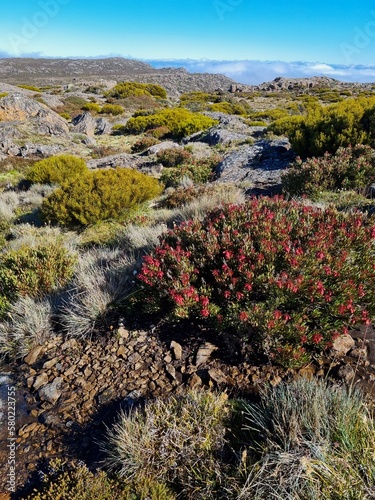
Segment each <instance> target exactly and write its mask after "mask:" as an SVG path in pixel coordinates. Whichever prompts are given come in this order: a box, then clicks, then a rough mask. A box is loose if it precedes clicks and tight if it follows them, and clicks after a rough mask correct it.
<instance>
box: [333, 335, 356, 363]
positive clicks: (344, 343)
mask: <svg viewBox="0 0 375 500" xmlns="http://www.w3.org/2000/svg"><path fill="white" fill-rule="evenodd" d="M354 346H355V342H354V339H353V337H351V336H350V335H340V337H337V339H335V340H334V341H333V345H332V349H331V352H332V354H333V355H334V356H335V357H337V358H341V357H343V356H346V354H347V353H348V352H349V351H350V350H351V349H353V347H354Z"/></svg>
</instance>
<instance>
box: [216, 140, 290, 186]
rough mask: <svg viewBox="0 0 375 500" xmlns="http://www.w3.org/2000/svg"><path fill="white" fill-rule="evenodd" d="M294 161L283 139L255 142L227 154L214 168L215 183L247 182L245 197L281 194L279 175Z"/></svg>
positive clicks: (288, 145) (288, 144)
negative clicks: (246, 194) (247, 187)
mask: <svg viewBox="0 0 375 500" xmlns="http://www.w3.org/2000/svg"><path fill="white" fill-rule="evenodd" d="M294 158H295V153H294V152H293V150H292V149H291V146H290V143H289V141H288V140H287V139H277V140H274V141H271V140H259V141H257V142H256V143H255V144H253V145H251V146H242V147H240V148H238V149H237V150H236V151H234V152H233V153H230V154H229V155H228V156H227V157H226V158H224V160H223V161H222V162H221V163H220V164H219V165H218V166H217V168H216V171H215V175H216V182H244V181H246V182H248V183H249V184H250V187H249V191H248V194H266V195H272V194H277V193H280V192H281V174H282V172H283V171H284V170H285V169H286V168H287V167H288V166H289V165H290V163H291V162H292V161H293V159H294Z"/></svg>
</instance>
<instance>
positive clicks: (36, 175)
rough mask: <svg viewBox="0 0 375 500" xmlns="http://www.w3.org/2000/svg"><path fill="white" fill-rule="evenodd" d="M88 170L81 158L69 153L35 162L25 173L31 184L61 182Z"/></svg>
mask: <svg viewBox="0 0 375 500" xmlns="http://www.w3.org/2000/svg"><path fill="white" fill-rule="evenodd" d="M87 172H88V168H87V166H86V163H85V161H84V160H83V159H82V158H77V157H76V156H70V155H60V156H51V157H50V158H46V159H45V160H41V161H38V162H37V163H35V164H34V165H33V166H32V167H31V168H30V170H29V171H28V172H27V174H26V179H27V180H28V181H30V182H32V183H33V184H62V183H63V182H64V181H67V180H69V179H74V178H76V177H79V176H81V175H83V174H85V173H87Z"/></svg>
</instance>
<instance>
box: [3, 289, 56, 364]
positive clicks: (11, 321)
mask: <svg viewBox="0 0 375 500" xmlns="http://www.w3.org/2000/svg"><path fill="white" fill-rule="evenodd" d="M51 333H52V308H51V304H50V302H49V301H48V300H36V299H33V298H31V297H28V296H26V297H21V298H20V299H19V300H17V302H15V303H14V304H12V305H11V306H10V310H9V311H8V313H7V319H6V320H5V321H3V322H2V323H0V357H1V358H4V357H8V358H9V359H14V358H16V359H17V358H22V357H24V356H26V355H27V353H28V352H29V351H30V350H31V349H32V348H33V347H35V346H37V345H41V344H43V343H44V342H45V341H46V340H47V339H48V337H49V336H50V335H51Z"/></svg>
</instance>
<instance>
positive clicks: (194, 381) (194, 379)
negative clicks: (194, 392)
mask: <svg viewBox="0 0 375 500" xmlns="http://www.w3.org/2000/svg"><path fill="white" fill-rule="evenodd" d="M188 386H189V387H190V389H195V388H196V387H201V386H202V379H201V378H200V376H199V375H198V374H197V373H193V374H192V375H190V377H189V380H188Z"/></svg>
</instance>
